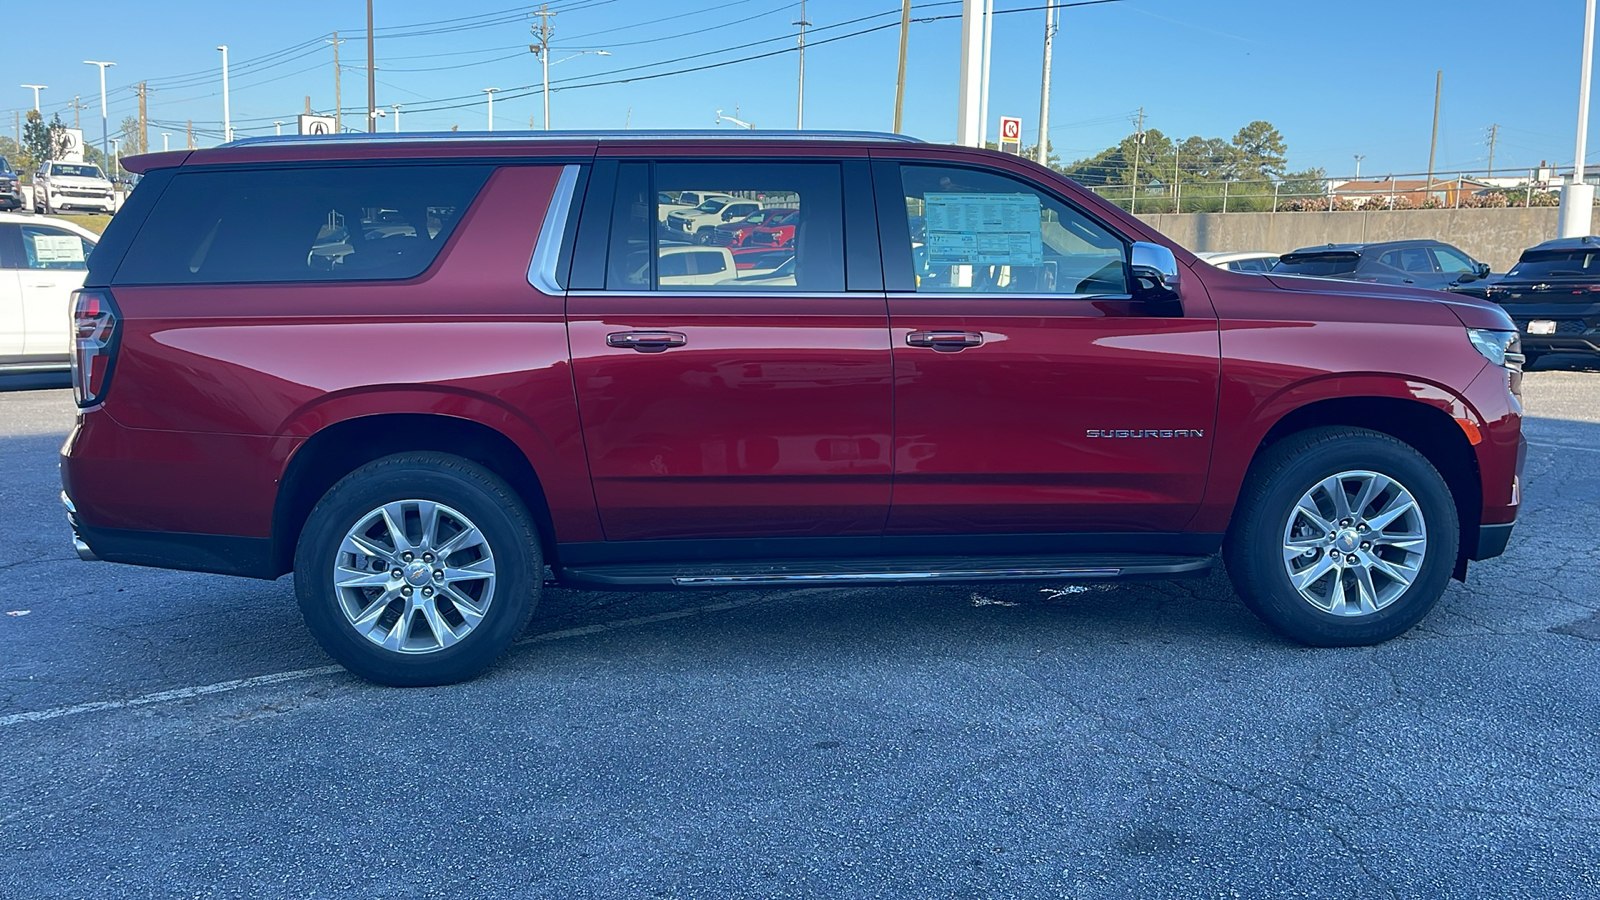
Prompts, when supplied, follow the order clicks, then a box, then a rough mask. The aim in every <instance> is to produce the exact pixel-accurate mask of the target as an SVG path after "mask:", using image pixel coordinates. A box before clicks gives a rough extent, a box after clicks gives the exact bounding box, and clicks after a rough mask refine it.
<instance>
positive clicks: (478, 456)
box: [272, 413, 556, 575]
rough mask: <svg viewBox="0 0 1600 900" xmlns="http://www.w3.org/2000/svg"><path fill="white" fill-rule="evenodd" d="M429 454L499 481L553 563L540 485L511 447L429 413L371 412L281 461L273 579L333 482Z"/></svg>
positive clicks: (474, 427)
mask: <svg viewBox="0 0 1600 900" xmlns="http://www.w3.org/2000/svg"><path fill="white" fill-rule="evenodd" d="M414 451H437V452H440V453H449V454H452V455H455V456H460V457H462V458H464V459H468V460H471V461H473V462H475V463H477V464H479V465H481V466H483V467H485V468H487V469H488V470H489V471H491V472H493V473H494V474H496V475H497V476H499V477H500V478H503V479H504V480H505V481H506V483H507V484H509V485H510V486H511V488H512V490H514V491H516V493H517V496H518V497H519V498H521V500H522V502H523V503H524V504H525V505H526V506H527V508H528V512H529V514H530V515H532V516H533V520H534V523H535V524H536V525H537V526H538V527H539V541H540V544H541V547H542V549H543V551H544V555H545V559H546V560H547V561H552V562H553V561H554V559H555V552H556V543H555V526H554V521H553V517H552V515H551V512H550V504H549V501H548V498H547V496H546V493H545V489H544V485H543V483H542V482H541V481H540V480H539V476H538V473H537V472H535V471H534V467H533V464H532V463H531V462H530V461H529V460H528V456H527V454H526V453H524V452H523V451H522V449H521V448H519V447H518V446H517V444H516V443H515V442H514V441H512V440H511V439H510V438H509V437H507V436H506V435H505V434H503V433H502V432H500V431H497V430H495V429H493V428H491V427H489V426H487V425H484V424H481V423H479V422H475V421H472V420H470V419H464V418H459V417H456V416H448V415H440V414H436V413H378V414H373V415H365V416H357V417H354V418H349V419H344V420H342V421H339V422H335V423H333V424H330V425H328V426H326V427H324V428H322V429H320V430H318V431H317V432H315V433H314V434H312V435H311V436H310V437H309V438H307V439H306V440H305V442H303V443H302V444H301V445H300V446H299V447H298V448H297V449H296V450H295V452H294V454H293V456H291V457H290V458H289V462H288V465H287V466H286V467H285V469H284V474H283V478H282V480H281V482H280V484H279V487H278V494H277V500H276V502H275V503H274V505H273V511H272V543H273V546H272V554H273V555H272V558H273V565H274V566H275V567H276V568H277V570H278V574H280V575H281V574H283V573H285V572H289V571H292V570H293V568H294V551H295V545H296V543H298V541H299V539H300V532H301V529H302V528H304V527H305V523H306V519H307V517H308V516H309V515H310V514H311V509H312V507H313V506H315V505H316V503H317V501H318V500H319V499H321V497H322V495H323V494H326V493H327V492H328V489H329V488H331V487H333V485H334V484H335V483H336V482H338V480H339V479H340V478H343V477H344V476H345V475H348V474H349V473H350V472H352V471H354V470H356V469H357V468H360V467H361V466H363V465H365V464H367V463H369V462H372V461H373V460H375V459H381V458H383V457H385V456H389V455H391V454H395V453H406V452H414Z"/></svg>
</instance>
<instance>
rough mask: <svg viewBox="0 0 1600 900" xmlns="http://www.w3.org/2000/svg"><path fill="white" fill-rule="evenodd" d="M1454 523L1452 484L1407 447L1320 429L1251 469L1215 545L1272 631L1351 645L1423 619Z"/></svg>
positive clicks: (1351, 431) (1438, 589)
mask: <svg viewBox="0 0 1600 900" xmlns="http://www.w3.org/2000/svg"><path fill="white" fill-rule="evenodd" d="M1460 530H1461V529H1460V523H1459V520H1458V517H1457V514H1456V507H1455V501H1454V500H1453V499H1452V497H1451V495H1450V489H1449V486H1448V485H1447V484H1446V483H1445V480H1444V478H1443V477H1442V476H1441V475H1440V474H1439V472H1438V470H1437V469H1435V468H1434V467H1433V465H1432V464H1431V463H1429V462H1428V460H1427V458H1426V457H1424V456H1423V455H1422V454H1421V453H1419V452H1417V451H1416V450H1415V449H1414V448H1412V447H1411V446H1410V445H1408V444H1405V443H1403V442H1402V441H1399V440H1397V439H1395V438H1393V437H1391V436H1389V435H1386V434H1381V433H1379V432H1374V431H1367V430H1364V429H1356V428H1318V429H1313V430H1310V431H1306V432H1303V433H1301V434H1298V435H1294V436H1292V437H1289V438H1286V439H1285V440H1283V441H1282V442H1280V443H1278V444H1276V445H1274V446H1273V447H1271V448H1270V449H1268V450H1267V452H1266V453H1265V454H1264V455H1263V456H1262V458H1261V459H1259V460H1258V461H1257V462H1256V463H1255V465H1254V466H1252V468H1251V473H1250V477H1249V479H1248V481H1247V484H1246V486H1245V490H1244V493H1243V494H1242V495H1241V497H1240V501H1239V511H1238V513H1237V515H1236V517H1235V521H1234V524H1233V527H1232V528H1231V529H1230V530H1229V533H1228V539H1227V543H1226V546H1225V548H1224V552H1225V555H1226V557H1227V563H1228V572H1229V575H1230V576H1231V577H1232V579H1233V583H1234V587H1235V589H1236V590H1237V591H1238V592H1239V596H1240V597H1241V598H1242V599H1243V600H1244V602H1245V604H1246V605H1247V606H1249V607H1250V609H1251V610H1252V611H1254V612H1255V613H1256V614H1257V615H1258V616H1260V617H1261V618H1262V619H1263V620H1264V621H1266V622H1267V624H1268V625H1271V626H1272V627H1273V628H1274V629H1276V630H1277V631H1278V632H1279V633H1281V634H1283V635H1285V636H1287V637H1289V638H1291V639H1293V640H1296V641H1299V642H1301V643H1305V644H1311V645H1313V646H1322V647H1339V646H1356V645H1362V644H1375V643H1379V642H1382V641H1386V640H1388V639H1390V638H1392V637H1395V636H1397V635H1399V634H1402V633H1404V632H1405V631H1407V630H1409V629H1410V628H1411V627H1412V626H1414V625H1416V624H1417V623H1418V622H1420V621H1422V618H1423V616H1425V615H1427V614H1428V611H1429V610H1431V609H1432V608H1433V606H1434V604H1435V603H1437V602H1438V600H1439V597H1440V596H1441V595H1442V594H1443V593H1444V588H1445V585H1446V584H1447V583H1448V582H1449V579H1450V573H1451V571H1452V570H1453V569H1454V567H1455V561H1456V554H1457V550H1458V548H1459V545H1460Z"/></svg>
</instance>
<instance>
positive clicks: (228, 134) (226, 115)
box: [217, 44, 233, 144]
mask: <svg viewBox="0 0 1600 900" xmlns="http://www.w3.org/2000/svg"><path fill="white" fill-rule="evenodd" d="M217 49H218V50H221V51H222V142H223V143H224V144H226V143H227V142H229V141H231V140H233V113H232V112H230V111H229V109H228V45H227V44H221V45H218V47H217Z"/></svg>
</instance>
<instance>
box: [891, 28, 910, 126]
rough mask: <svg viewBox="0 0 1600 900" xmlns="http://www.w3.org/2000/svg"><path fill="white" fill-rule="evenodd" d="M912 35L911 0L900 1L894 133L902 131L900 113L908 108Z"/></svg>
mask: <svg viewBox="0 0 1600 900" xmlns="http://www.w3.org/2000/svg"><path fill="white" fill-rule="evenodd" d="M910 35H911V0H901V2H900V74H899V75H898V76H897V77H896V78H895V82H894V133H895V134H899V133H900V115H901V113H902V112H904V111H905V108H906V41H907V40H908V39H909V38H910Z"/></svg>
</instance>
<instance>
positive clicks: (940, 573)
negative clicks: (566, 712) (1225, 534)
mask: <svg viewBox="0 0 1600 900" xmlns="http://www.w3.org/2000/svg"><path fill="white" fill-rule="evenodd" d="M1214 561H1215V557H1212V556H1167V555H1146V554H1111V555H1105V554H1094V555H1089V554H1081V555H1065V556H1003V557H1002V556H963V557H929V558H915V559H843V560H826V559H800V560H786V561H783V562H727V563H711V562H697V563H690V564H675V565H674V564H663V563H650V564H642V565H608V566H577V567H569V568H562V569H560V570H558V574H557V578H558V580H559V581H560V583H562V584H570V585H574V586H582V587H589V588H611V589H623V590H644V589H652V588H665V589H687V588H722V589H731V588H746V587H848V586H860V585H891V584H987V583H993V582H1004V581H1107V580H1111V579H1122V578H1181V577H1186V576H1200V575H1204V574H1206V573H1207V572H1209V571H1211V567H1212V564H1213V562H1214Z"/></svg>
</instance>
